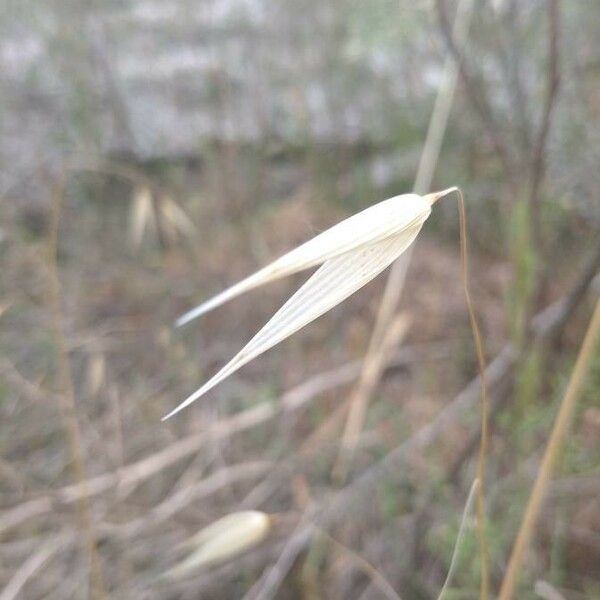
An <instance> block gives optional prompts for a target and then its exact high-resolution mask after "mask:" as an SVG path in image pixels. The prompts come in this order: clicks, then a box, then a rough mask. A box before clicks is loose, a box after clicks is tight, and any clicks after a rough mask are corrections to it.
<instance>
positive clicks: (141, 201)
mask: <svg viewBox="0 0 600 600" xmlns="http://www.w3.org/2000/svg"><path fill="white" fill-rule="evenodd" d="M146 231H156V215H155V213H154V203H153V202H152V192H151V190H150V188H149V187H147V186H137V187H136V188H135V189H134V190H133V196H132V199H131V214H130V218H129V239H130V242H131V245H132V246H133V247H134V248H139V247H140V245H141V243H142V240H143V238H144V234H145V233H146Z"/></svg>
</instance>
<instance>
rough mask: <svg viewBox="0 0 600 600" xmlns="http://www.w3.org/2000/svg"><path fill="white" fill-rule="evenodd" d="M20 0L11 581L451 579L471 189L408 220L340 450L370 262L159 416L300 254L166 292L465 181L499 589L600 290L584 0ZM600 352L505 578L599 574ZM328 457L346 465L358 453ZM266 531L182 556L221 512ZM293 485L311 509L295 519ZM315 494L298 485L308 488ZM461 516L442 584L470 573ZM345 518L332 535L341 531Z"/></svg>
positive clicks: (3, 530)
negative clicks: (302, 319) (436, 113)
mask: <svg viewBox="0 0 600 600" xmlns="http://www.w3.org/2000/svg"><path fill="white" fill-rule="evenodd" d="M455 12H456V3H455V2H451V1H447V2H446V1H444V0H436V1H435V2H398V0H395V1H394V2H392V1H388V0H368V1H366V2H364V1H351V0H338V1H334V0H328V1H325V2H318V1H316V0H283V1H280V2H276V3H275V2H267V1H263V0H245V1H243V0H218V1H217V0H214V1H209V0H169V1H163V2H155V1H153V0H128V1H126V2H111V1H106V2H101V3H91V2H90V3H77V2H71V1H70V0H57V1H55V2H45V3H39V2H33V1H31V0H18V1H16V0H5V1H4V2H3V4H2V6H1V7H0V31H1V32H2V35H1V36H0V85H1V86H2V87H1V93H0V111H1V118H0V132H1V134H0V140H1V142H0V418H1V422H2V426H1V429H0V590H1V591H0V598H1V599H2V600H6V599H8V598H31V599H35V598H56V599H61V600H62V599H65V598H87V597H93V598H165V599H171V598H173V599H175V598H177V599H179V598H181V599H184V598H199V597H201V598H242V597H247V598H269V597H277V598H306V599H312V598H362V599H366V598H381V597H383V596H382V591H381V587H380V586H378V585H377V577H375V576H374V574H373V570H372V569H369V568H366V567H365V564H364V562H361V560H360V559H357V555H358V556H359V557H362V559H364V560H366V561H368V563H369V564H370V565H372V567H373V568H374V569H375V571H376V572H377V573H378V574H379V575H380V576H382V577H384V578H385V579H386V580H387V581H388V582H389V584H390V585H391V586H392V588H393V589H394V590H396V592H397V594H398V595H399V596H400V597H402V598H403V599H405V600H406V599H426V598H435V597H437V594H438V593H439V590H440V588H441V586H442V583H443V581H444V579H445V576H446V573H447V571H448V567H449V564H450V558H451V556H452V551H453V547H454V544H455V541H456V538H457V532H458V527H459V524H460V521H461V515H462V511H463V508H464V506H465V502H466V499H467V495H468V492H469V489H470V487H471V484H472V482H473V478H474V476H475V471H476V462H477V448H478V442H479V431H480V428H479V420H478V411H477V406H478V386H477V381H476V380H475V379H474V378H476V375H477V363H476V356H475V350H474V346H473V342H472V338H471V334H470V330H469V321H468V315H467V311H466V307H465V301H464V293H463V289H462V284H461V278H460V253H459V244H458V218H457V212H456V207H455V206H454V205H453V204H452V202H447V203H445V204H444V202H441V203H440V205H439V206H436V210H435V211H434V213H433V214H432V216H431V218H430V220H429V221H428V222H427V223H426V226H425V227H424V230H423V232H422V235H421V236H420V238H419V240H418V242H417V244H416V247H415V250H414V253H413V255H412V260H411V264H410V269H409V271H408V275H407V280H406V283H405V285H404V288H403V290H402V296H401V298H400V302H399V304H398V306H397V308H396V310H395V312H396V314H403V315H405V317H406V319H407V323H410V326H409V327H408V329H407V331H406V334H405V335H401V334H399V335H397V336H396V338H395V339H392V348H391V349H390V350H389V351H388V352H386V353H385V355H384V360H383V362H382V365H381V373H378V374H377V375H378V376H377V377H375V379H374V381H373V382H372V386H371V388H370V392H369V393H368V394H367V396H368V398H369V400H370V401H369V403H368V410H367V413H366V421H365V424H364V427H362V428H361V430H360V432H359V433H360V435H359V438H358V447H357V448H356V450H355V452H354V453H353V454H352V456H351V458H350V459H349V460H348V461H347V463H346V466H345V471H346V472H340V470H339V469H336V468H335V466H336V464H339V462H338V461H339V456H340V438H341V435H342V431H343V429H344V422H345V418H346V417H345V414H346V412H345V411H347V409H348V406H349V404H350V403H351V402H352V398H354V397H355V390H356V381H357V380H358V379H359V378H360V374H361V368H362V364H363V363H362V362H361V361H362V358H363V357H364V355H365V353H366V351H367V348H368V347H369V341H370V339H371V333H372V331H373V325H374V322H375V320H376V316H377V314H378V310H379V306H380V301H381V296H382V291H383V289H384V287H385V276H382V277H380V278H378V279H377V280H375V281H374V282H373V283H371V284H369V285H368V286H367V287H366V288H364V289H363V290H361V291H360V292H359V293H357V294H356V295H354V296H353V297H352V298H350V299H349V300H348V301H347V302H345V303H344V304H343V305H341V306H339V307H337V308H336V309H334V310H333V311H331V312H330V313H329V314H328V315H326V316H324V317H322V318H321V319H319V320H318V321H317V322H315V323H313V324H312V325H310V326H309V327H307V328H306V329H305V330H303V331H302V332H300V333H299V334H297V335H295V336H294V337H292V338H291V339H290V340H288V341H286V342H285V343H284V344H282V345H281V346H280V347H278V349H277V350H275V351H271V352H269V353H267V354H265V355H264V356H263V357H261V358H260V359H259V360H257V361H255V362H253V363H251V364H250V365H248V366H247V367H245V368H244V369H243V370H242V371H241V372H240V373H239V374H237V375H236V376H235V377H233V378H232V379H231V380H229V381H228V382H226V383H224V384H223V385H222V386H220V387H219V388H217V389H216V390H215V391H214V392H213V393H211V395H210V397H208V398H207V399H206V400H204V401H201V402H198V403H197V404H195V405H194V406H192V407H191V408H190V409H188V410H186V411H185V412H184V413H182V414H181V415H178V416H177V417H175V418H173V419H172V420H170V421H168V422H166V423H161V421H160V418H161V417H162V416H163V415H164V414H166V413H167V412H168V411H169V410H170V409H172V408H173V407H174V406H175V405H176V404H177V403H178V402H179V401H180V400H182V399H183V398H184V397H185V396H187V394H188V393H189V392H191V391H192V390H193V389H195V388H196V387H197V386H198V385H199V384H200V383H201V382H202V381H203V380H205V379H206V378H207V376H209V375H211V374H212V373H213V372H214V371H215V370H216V368H217V367H219V366H220V365H221V364H222V363H224V362H225V361H226V360H227V359H229V358H230V357H231V356H233V354H234V353H235V352H236V351H237V350H238V349H239V348H240V347H241V345H242V343H243V342H245V341H247V339H249V337H250V336H251V335H253V334H254V333H255V331H256V330H257V329H258V328H259V327H260V326H261V325H262V324H263V323H264V322H265V321H266V320H267V318H269V317H270V316H271V314H272V313H273V312H274V310H276V309H277V308H278V307H279V306H280V305H281V303H282V302H283V300H284V299H285V298H287V297H288V296H289V294H290V292H291V290H293V289H296V287H297V286H298V284H299V283H300V282H301V281H303V279H304V278H305V276H304V275H300V276H296V277H293V278H291V280H286V281H283V282H278V283H276V284H273V285H270V286H268V287H267V288H264V289H261V290H259V291H257V292H253V293H252V294H251V295H248V296H247V297H245V298H242V299H239V300H236V301H235V302H234V303H231V304H229V305H227V306H224V307H222V308H220V309H219V310H217V311H215V312H214V313H211V314H209V315H207V316H206V317H205V318H204V319H203V320H201V321H199V322H197V323H195V324H193V325H192V326H189V327H187V328H185V329H182V330H174V329H173V327H172V322H173V320H174V319H175V318H176V317H177V316H179V315H180V314H181V313H182V312H183V311H184V310H186V309H187V308H189V307H191V306H193V305H194V304H195V303H197V302H199V301H200V300H202V299H204V298H206V297H208V296H209V295H211V294H212V293H215V292H217V291H220V290H221V289H223V288H224V287H226V286H227V285H228V284H231V283H233V282H235V281H237V280H238V279H240V278H242V277H243V276H245V275H247V274H249V273H250V272H252V271H254V270H255V269H256V268H258V267H259V266H262V265H263V264H266V263H267V262H268V261H270V260H271V259H273V258H275V257H277V256H279V255H280V254H281V253H283V252H285V251H286V250H288V249H291V248H292V247H294V246H295V245H297V244H298V243H300V242H302V241H304V240H306V239H308V238H309V237H311V236H312V235H314V234H315V233H316V232H318V231H320V230H322V229H324V228H326V227H328V226H330V225H331V224H333V223H335V222H337V221H338V220H340V219H342V218H344V217H346V216H348V215H349V214H351V213H353V212H355V211H357V210H359V209H361V208H363V207H366V206H368V205H370V204H372V203H374V202H377V201H379V200H382V199H384V198H386V197H389V196H392V195H396V194H399V193H405V192H408V191H410V190H411V189H412V187H413V184H414V178H415V173H416V171H417V165H418V163H419V157H420V155H421V152H422V149H423V144H424V141H425V137H426V132H427V128H428V124H429V121H430V117H431V114H432V109H433V105H434V100H435V97H436V94H437V92H438V90H439V88H440V86H442V85H443V82H444V81H445V79H444V72H445V71H444V63H445V61H447V60H450V61H451V62H450V65H452V68H455V69H457V72H458V74H459V76H458V83H457V91H456V95H455V99H454V104H453V107H452V112H451V115H450V120H449V125H448V128H447V131H446V132H445V137H444V142H443V146H442V153H441V156H440V158H439V160H438V162H437V168H436V169H435V176H434V182H433V184H432V189H440V188H445V187H448V186H451V185H459V186H460V187H461V188H462V189H463V191H464V194H465V199H466V203H467V210H468V219H469V240H470V249H471V278H472V294H473V297H474V301H475V305H476V309H477V312H478V315H479V318H480V322H481V327H482V334H483V338H484V343H485V350H486V358H487V362H488V365H489V370H488V379H489V384H490V402H491V419H490V424H491V429H490V436H489V459H488V468H487V476H486V477H487V478H486V482H485V487H486V491H487V512H488V515H487V517H488V538H489V554H490V556H489V559H490V578H491V589H492V592H493V593H494V594H495V593H496V592H497V591H498V589H499V587H500V584H501V581H502V578H503V575H504V573H505V570H506V566H507V563H508V559H509V556H510V552H511V548H512V546H513V543H514V540H515V537H516V534H517V531H518V529H519V524H520V522H521V519H522V516H523V511H524V508H525V505H526V502H527V498H528V496H529V494H530V491H531V487H532V483H533V480H534V478H535V476H536V473H537V472H538V468H539V465H540V461H541V457H542V454H543V452H544V448H545V446H546V443H547V441H548V436H549V432H550V430H551V428H552V424H553V422H554V419H555V416H556V414H557V411H558V408H559V406H560V404H561V401H562V399H563V395H564V391H565V388H566V384H567V382H568V380H569V377H570V374H571V372H572V369H573V365H574V362H575V358H576V356H577V353H578V350H579V348H580V345H581V341H582V339H583V336H584V334H585V331H586V329H587V326H588V322H589V319H590V314H591V311H592V309H593V307H594V305H595V303H596V302H597V299H598V276H597V274H598V270H599V268H600V243H599V239H600V202H599V200H598V192H599V190H600V171H599V169H598V164H599V159H600V155H599V148H600V145H599V141H600V135H599V134H600V125H599V116H600V114H599V110H600V108H599V107H600V44H599V41H598V40H600V6H599V5H598V3H597V2H595V1H594V0H589V1H586V0H583V1H578V2H561V1H560V0H533V1H531V2H518V1H517V0H495V1H483V2H475V3H474V6H473V16H472V23H471V27H470V29H469V35H468V41H467V42H466V43H465V44H460V43H457V39H456V37H455V36H453V34H452V23H453V21H454V15H455ZM599 352H600V349H596V350H595V354H594V355H593V358H592V363H591V364H592V366H591V369H590V371H589V373H588V376H587V377H586V379H585V385H584V388H585V389H584V390H583V392H582V393H581V394H580V396H579V403H578V405H577V407H576V414H575V417H574V419H573V422H572V425H571V428H570V432H569V435H568V436H567V439H566V442H565V445H564V448H563V451H562V452H561V454H560V460H559V465H558V467H557V469H556V470H555V472H554V476H553V478H552V480H551V481H550V482H549V487H548V491H547V494H546V495H545V500H544V503H543V505H542V512H541V515H540V519H539V520H538V522H537V527H536V528H535V530H534V535H533V539H532V541H531V544H530V547H529V549H528V552H527V553H526V556H525V560H524V562H523V564H522V565H521V568H520V570H519V579H518V588H517V592H516V595H515V597H516V598H519V599H528V598H531V599H534V598H545V599H546V600H548V599H552V600H556V599H558V598H564V599H567V600H570V599H573V600H578V599H582V598H598V597H600V574H599V570H598V565H600V501H599V497H600V470H599V469H600V441H599V440H600V353H599ZM342 471H344V470H342ZM247 508H252V509H258V510H262V511H265V512H268V513H270V514H272V515H273V527H272V531H271V532H270V534H269V537H268V539H267V540H266V541H264V542H263V543H262V544H260V545H259V546H257V547H256V548H255V549H253V550H252V551H250V552H247V553H245V554H244V555H243V556H241V557H239V558H238V559H236V560H232V561H229V562H226V563H224V564H221V565H216V566H214V567H213V568H211V569H208V570H206V569H205V570H198V571H196V572H193V573H190V574H189V575H188V576H186V577H184V578H178V579H175V580H168V579H165V578H164V577H163V574H164V573H165V572H166V571H168V570H169V569H171V568H172V567H173V565H175V564H176V563H178V562H179V561H180V560H181V559H182V557H183V556H184V555H185V551H184V550H183V549H181V548H180V546H179V545H180V544H181V543H182V542H184V541H185V540H186V539H188V538H189V537H190V536H192V535H193V534H194V533H196V532H197V531H198V530H199V529H201V528H202V527H203V526H205V525H207V524H209V523H211V522H212V521H214V520H215V519H218V518H220V517H222V516H224V515H226V514H228V513H231V512H235V511H238V510H242V509H247ZM307 514H310V515H311V516H312V517H311V518H313V519H314V520H316V521H317V522H318V523H319V525H320V527H321V528H322V529H325V530H327V532H328V533H329V534H330V535H331V536H332V537H333V538H334V539H335V540H337V542H335V541H332V539H331V538H329V537H327V536H326V535H325V534H324V533H322V532H320V531H319V530H318V529H312V528H311V527H307V526H306V524H307V521H306V515H307ZM302 515H305V517H304V518H303V516H302ZM472 521H473V518H472V517H469V518H468V520H467V529H466V531H465V537H464V540H463V542H462V544H461V547H460V549H459V550H460V552H459V553H458V556H457V564H456V571H455V574H454V577H453V580H452V581H451V582H450V586H449V589H448V591H447V598H455V599H459V598H477V597H478V596H479V579H480V570H479V569H480V560H481V552H480V548H479V546H478V543H477V536H476V533H475V528H474V527H472V525H473V523H472ZM340 544H341V545H340Z"/></svg>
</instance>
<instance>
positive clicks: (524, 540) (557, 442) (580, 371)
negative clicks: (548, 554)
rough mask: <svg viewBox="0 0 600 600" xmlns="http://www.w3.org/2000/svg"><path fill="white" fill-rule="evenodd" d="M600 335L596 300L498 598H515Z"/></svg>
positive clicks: (504, 599)
mask: <svg viewBox="0 0 600 600" xmlns="http://www.w3.org/2000/svg"><path fill="white" fill-rule="evenodd" d="M599 338H600V300H598V301H597V302H596V307H595V309H594V314H593V315H592V319H591V321H590V324H589V326H588V329H587V332H586V334H585V338H584V340H583V345H582V346H581V350H580V351H579V355H578V356H577V361H576V363H575V368H574V370H573V373H572V375H571V379H570V380H569V385H568V386H567V391H566V392H565V396H564V398H563V401H562V403H561V405H560V409H559V411H558V415H557V417H556V420H555V421H554V427H553V428H552V433H551V434H550V439H549V440H548V444H547V446H546V450H545V452H544V457H543V459H542V464H541V466H540V469H539V471H538V474H537V477H536V480H535V483H534V484H533V489H532V491H531V496H530V497H529V501H528V503H527V508H526V509H525V514H524V515H523V520H522V521H521V526H520V527H519V532H518V534H517V539H516V541H515V545H514V547H513V550H512V554H511V556H510V560H509V562H508V568H507V570H506V573H505V575H504V579H503V580H502V585H501V587H500V595H499V596H498V600H510V599H511V598H513V595H514V590H515V586H516V583H517V575H518V572H519V568H520V567H521V564H522V562H523V558H524V556H525V552H526V550H527V548H528V547H529V542H530V541H531V536H532V533H533V529H534V527H535V524H536V522H537V518H538V516H539V513H540V508H541V506H542V502H543V499H544V495H545V493H546V489H547V487H548V483H549V482H550V477H551V475H552V471H553V469H554V466H555V464H556V460H557V458H558V454H559V451H560V450H561V448H562V445H563V442H564V438H565V435H566V433H567V431H568V429H569V426H570V423H571V418H572V416H573V411H574V410H575V406H576V405H577V399H578V397H579V393H580V391H581V387H582V384H583V382H584V380H585V376H586V374H587V371H588V368H589V366H590V363H591V360H592V357H593V353H594V349H595V347H596V343H597V342H598V339H599Z"/></svg>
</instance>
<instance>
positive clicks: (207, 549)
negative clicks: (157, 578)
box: [165, 510, 271, 579]
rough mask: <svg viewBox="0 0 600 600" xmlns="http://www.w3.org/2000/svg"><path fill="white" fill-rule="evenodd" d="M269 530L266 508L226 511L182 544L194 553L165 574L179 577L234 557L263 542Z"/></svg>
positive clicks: (173, 577) (172, 577)
mask: <svg viewBox="0 0 600 600" xmlns="http://www.w3.org/2000/svg"><path fill="white" fill-rule="evenodd" d="M270 531H271V517H270V516H269V515H267V514H265V513H263V512H260V511H255V510H246V511H241V512H236V513H232V514H230V515H227V516H225V517H223V518H222V519H219V520H218V521H215V522H214V523H211V524H210V525H208V527H205V528H204V529H202V530H201V531H199V532H198V533H197V534H196V535H194V536H193V537H191V538H190V539H189V540H187V541H186V542H185V543H184V544H183V546H184V547H185V548H189V549H190V550H192V552H191V554H189V555H188V556H187V557H186V558H185V559H184V560H183V561H182V562H180V563H179V564H178V565H177V566H175V567H174V568H173V569H171V570H170V571H168V572H167V573H165V576H166V577H168V578H170V579H179V578H181V577H185V576H186V575H188V574H190V573H192V572H193V571H196V570H198V569H201V568H204V567H208V566H210V565H213V564H215V563H220V562H224V561H227V560H230V559H232V558H235V557H236V556H238V555H240V554H242V553H243V552H245V551H246V550H249V549H250V548H252V547H254V546H256V545H257V544H259V543H260V542H262V541H263V540H264V539H265V538H266V537H267V536H268V534H269V532H270Z"/></svg>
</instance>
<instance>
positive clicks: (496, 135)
mask: <svg viewBox="0 0 600 600" xmlns="http://www.w3.org/2000/svg"><path fill="white" fill-rule="evenodd" d="M436 4H437V12H438V17H439V21H440V30H441V32H442V35H443V36H444V39H445V41H446V45H447V47H448V50H449V51H450V53H451V54H452V56H453V58H454V60H455V62H456V64H457V66H458V71H459V74H460V77H461V80H462V82H463V85H464V88H465V92H466V94H467V96H468V98H469V101H470V102H471V104H472V106H473V108H474V109H475V111H476V112H477V114H478V116H479V120H480V121H481V123H482V125H483V128H484V129H485V132H486V134H487V135H488V137H489V139H490V141H491V143H492V146H493V147H494V150H495V152H496V154H497V155H498V158H499V159H500V163H501V164H502V168H503V171H504V175H505V177H506V181H507V183H508V185H509V186H511V188H512V190H513V191H514V190H515V189H516V184H515V176H514V168H513V165H512V161H511V159H510V152H509V151H508V149H507V147H506V144H505V142H504V140H503V138H502V135H501V133H500V127H499V126H498V123H497V122H496V118H495V116H494V112H493V110H492V107H491V105H490V103H489V102H488V100H487V97H486V96H485V94H484V92H483V90H482V89H478V88H477V84H476V83H475V77H474V76H473V74H472V73H471V71H470V69H469V67H468V66H467V62H466V59H465V56H464V53H463V49H462V48H461V47H460V45H459V44H457V42H456V41H455V39H454V37H453V34H452V28H451V26H450V22H449V20H448V15H447V13H446V6H445V2H444V0H436Z"/></svg>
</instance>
